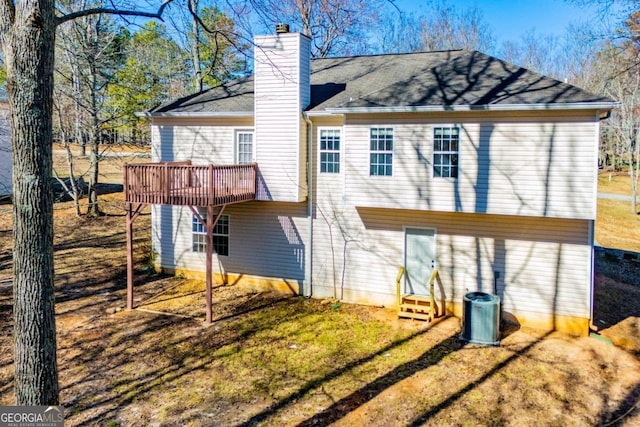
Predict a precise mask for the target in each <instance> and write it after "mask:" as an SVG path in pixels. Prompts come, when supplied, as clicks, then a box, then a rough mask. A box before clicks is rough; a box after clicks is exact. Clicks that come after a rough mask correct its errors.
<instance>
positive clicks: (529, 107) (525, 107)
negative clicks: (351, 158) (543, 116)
mask: <svg viewBox="0 0 640 427" xmlns="http://www.w3.org/2000/svg"><path fill="white" fill-rule="evenodd" d="M618 106H620V103H619V102H607V101H602V102H574V103H563V104H560V103H553V104H486V105H469V104H465V105H423V106H396V107H336V108H327V109H325V111H327V112H329V113H333V114H357V113H420V112H425V113H428V112H442V111H445V112H447V111H544V110H611V109H613V108H617V107H618Z"/></svg>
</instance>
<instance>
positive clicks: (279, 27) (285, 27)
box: [276, 24, 289, 34]
mask: <svg viewBox="0 0 640 427" xmlns="http://www.w3.org/2000/svg"><path fill="white" fill-rule="evenodd" d="M288 32H289V24H276V34H283V33H288Z"/></svg>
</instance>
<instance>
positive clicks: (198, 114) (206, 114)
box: [135, 111, 253, 118]
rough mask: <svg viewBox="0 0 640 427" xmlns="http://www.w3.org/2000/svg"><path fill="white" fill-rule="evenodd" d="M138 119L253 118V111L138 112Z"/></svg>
mask: <svg viewBox="0 0 640 427" xmlns="http://www.w3.org/2000/svg"><path fill="white" fill-rule="evenodd" d="M135 115H136V116H137V117H180V118H185V117H193V118H208V117H253V111H177V112H170V111H169V112H151V111H142V112H136V113H135Z"/></svg>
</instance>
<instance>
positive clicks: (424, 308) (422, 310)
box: [398, 294, 438, 322]
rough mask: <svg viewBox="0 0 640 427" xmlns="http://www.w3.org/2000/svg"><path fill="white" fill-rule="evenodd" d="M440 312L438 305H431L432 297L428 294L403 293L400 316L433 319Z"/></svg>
mask: <svg viewBox="0 0 640 427" xmlns="http://www.w3.org/2000/svg"><path fill="white" fill-rule="evenodd" d="M437 313H438V305H437V304H435V303H434V305H433V306H432V305H431V297H430V296H427V295H411V294H407V295H402V296H401V299H400V306H399V310H398V317H403V318H408V319H419V320H426V321H428V322H430V321H432V320H433V319H434V318H435V317H436V315H437Z"/></svg>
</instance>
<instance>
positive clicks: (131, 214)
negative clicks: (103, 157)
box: [126, 203, 143, 310]
mask: <svg viewBox="0 0 640 427" xmlns="http://www.w3.org/2000/svg"><path fill="white" fill-rule="evenodd" d="M142 206H143V205H142V203H141V204H139V205H138V206H137V207H136V208H135V209H133V204H132V203H127V206H126V212H127V215H126V216H127V310H132V309H133V221H135V220H136V218H137V217H138V214H139V213H140V210H141V209H142Z"/></svg>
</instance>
